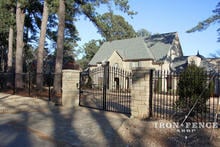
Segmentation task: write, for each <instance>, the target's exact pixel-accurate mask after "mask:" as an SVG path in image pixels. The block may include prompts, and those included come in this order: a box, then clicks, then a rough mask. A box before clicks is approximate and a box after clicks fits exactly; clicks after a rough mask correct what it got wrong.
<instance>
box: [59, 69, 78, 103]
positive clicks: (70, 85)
mask: <svg viewBox="0 0 220 147" xmlns="http://www.w3.org/2000/svg"><path fill="white" fill-rule="evenodd" d="M79 74H80V71H79V70H63V76H62V104H63V106H64V107H74V106H78V105H79V89H78V84H79Z"/></svg>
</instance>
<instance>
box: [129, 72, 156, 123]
mask: <svg viewBox="0 0 220 147" xmlns="http://www.w3.org/2000/svg"><path fill="white" fill-rule="evenodd" d="M152 71H153V70H152V69H146V68H135V69H133V70H132V74H133V77H132V88H131V117H135V118H139V119H146V118H149V117H150V115H151V109H152V107H151V102H152V101H151V100H152V82H151V78H152V77H151V73H152Z"/></svg>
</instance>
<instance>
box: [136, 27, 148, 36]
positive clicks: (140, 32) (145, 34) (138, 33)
mask: <svg viewBox="0 0 220 147" xmlns="http://www.w3.org/2000/svg"><path fill="white" fill-rule="evenodd" d="M137 36H138V37H150V36H151V33H150V32H149V31H148V30H146V29H140V30H138V31H137Z"/></svg>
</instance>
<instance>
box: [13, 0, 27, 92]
mask: <svg viewBox="0 0 220 147" xmlns="http://www.w3.org/2000/svg"><path fill="white" fill-rule="evenodd" d="M24 19H25V13H24V11H23V10H22V9H21V4H20V3H19V2H17V7H16V30H17V36H16V59H15V74H16V75H15V79H16V80H15V86H16V88H22V87H23V79H22V75H21V73H22V72H23V47H24V42H23V37H24V35H23V33H24Z"/></svg>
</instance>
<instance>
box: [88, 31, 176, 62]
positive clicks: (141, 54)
mask: <svg viewBox="0 0 220 147" xmlns="http://www.w3.org/2000/svg"><path fill="white" fill-rule="evenodd" d="M175 35H176V33H166V34H157V35H152V36H150V37H147V38H146V37H136V38H130V39H124V40H115V41H109V42H105V43H104V44H103V45H102V46H101V47H100V49H99V50H98V52H97V53H96V54H95V56H94V57H93V58H92V60H91V61H90V62H89V65H96V64H97V63H98V62H102V61H105V60H108V59H109V57H110V56H111V55H112V53H113V52H114V51H117V53H118V54H119V55H120V56H121V57H122V59H123V60H143V59H152V60H161V59H163V58H164V57H165V56H166V55H167V53H168V51H169V49H170V48H171V46H172V43H173V40H174V38H175Z"/></svg>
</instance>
